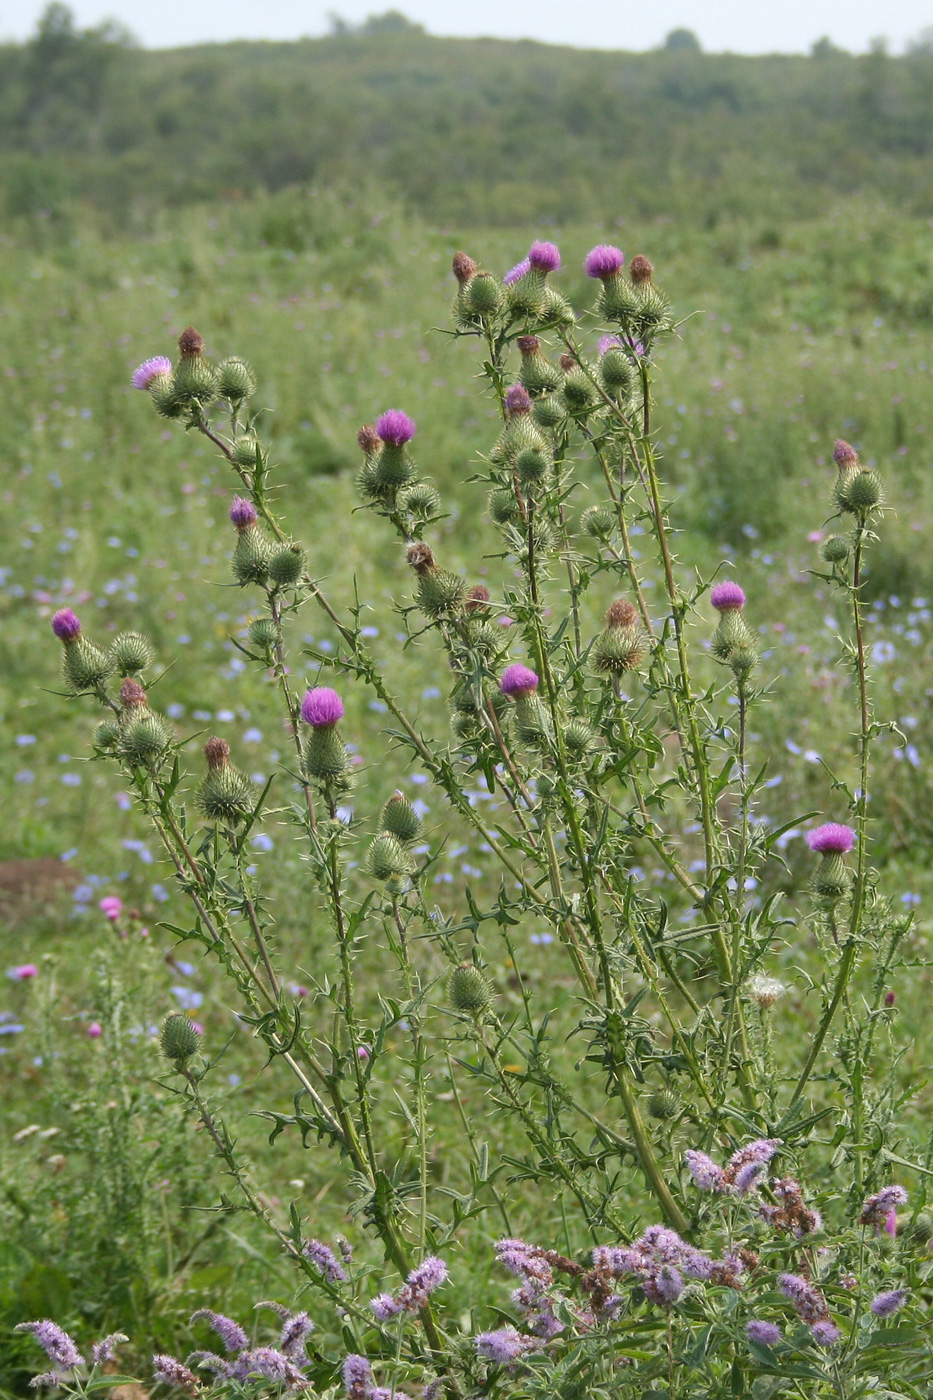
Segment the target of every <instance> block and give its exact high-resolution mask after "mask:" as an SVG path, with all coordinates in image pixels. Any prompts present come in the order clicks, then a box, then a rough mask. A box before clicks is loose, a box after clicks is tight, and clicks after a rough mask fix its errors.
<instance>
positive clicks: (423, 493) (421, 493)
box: [396, 481, 441, 521]
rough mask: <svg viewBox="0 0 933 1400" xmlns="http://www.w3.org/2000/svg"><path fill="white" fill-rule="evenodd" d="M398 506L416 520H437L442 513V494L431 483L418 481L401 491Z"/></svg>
mask: <svg viewBox="0 0 933 1400" xmlns="http://www.w3.org/2000/svg"><path fill="white" fill-rule="evenodd" d="M396 506H397V507H398V509H399V510H400V511H404V512H406V514H408V515H411V516H413V517H414V519H415V520H422V521H429V520H435V519H436V518H437V516H438V515H440V512H441V497H440V492H439V491H437V490H436V488H435V487H433V486H432V485H431V483H430V482H429V481H416V482H414V483H413V484H412V485H411V486H405V487H403V488H402V490H401V491H399V493H398V496H397V498H396Z"/></svg>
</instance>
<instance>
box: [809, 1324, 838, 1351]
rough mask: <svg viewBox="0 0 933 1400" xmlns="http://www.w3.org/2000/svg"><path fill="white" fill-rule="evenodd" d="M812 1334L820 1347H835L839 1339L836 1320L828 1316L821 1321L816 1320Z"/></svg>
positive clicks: (811, 1329) (811, 1330)
mask: <svg viewBox="0 0 933 1400" xmlns="http://www.w3.org/2000/svg"><path fill="white" fill-rule="evenodd" d="M810 1335H811V1336H812V1338H813V1340H814V1341H815V1342H816V1344H817V1346H820V1347H833V1346H835V1345H836V1343H837V1342H838V1340H839V1328H838V1327H837V1326H836V1324H835V1322H831V1321H830V1319H829V1318H828V1317H824V1318H823V1319H822V1320H821V1321H820V1322H814V1324H813V1326H812V1327H811V1328H810Z"/></svg>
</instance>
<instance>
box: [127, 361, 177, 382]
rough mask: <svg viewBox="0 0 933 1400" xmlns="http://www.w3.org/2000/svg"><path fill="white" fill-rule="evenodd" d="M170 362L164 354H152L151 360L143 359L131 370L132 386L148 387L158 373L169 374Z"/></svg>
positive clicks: (156, 377) (170, 370)
mask: <svg viewBox="0 0 933 1400" xmlns="http://www.w3.org/2000/svg"><path fill="white" fill-rule="evenodd" d="M171 372H172V362H171V360H167V359H166V358H165V356H164V355H153V357H152V359H151V360H143V362H142V364H141V365H140V366H139V368H138V369H134V370H133V388H134V389H148V388H149V385H150V384H151V383H152V381H153V379H158V377H159V375H160V374H171Z"/></svg>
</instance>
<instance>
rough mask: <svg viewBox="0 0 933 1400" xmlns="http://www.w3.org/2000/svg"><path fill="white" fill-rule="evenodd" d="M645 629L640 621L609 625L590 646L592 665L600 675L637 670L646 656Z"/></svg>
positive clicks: (618, 674)
mask: <svg viewBox="0 0 933 1400" xmlns="http://www.w3.org/2000/svg"><path fill="white" fill-rule="evenodd" d="M645 641H646V638H645V631H644V628H643V627H641V626H640V625H639V624H638V623H632V624H631V625H629V626H627V627H607V628H606V629H605V631H603V632H600V634H599V636H598V637H597V638H596V640H595V641H594V642H593V645H592V647H591V648H590V665H591V666H592V668H593V670H594V671H595V672H596V673H597V675H600V676H620V675H624V674H625V673H626V672H627V671H637V670H638V667H639V666H640V665H641V663H642V661H643V660H644V656H645Z"/></svg>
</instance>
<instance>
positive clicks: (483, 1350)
mask: <svg viewBox="0 0 933 1400" xmlns="http://www.w3.org/2000/svg"><path fill="white" fill-rule="evenodd" d="M527 1347H528V1339H527V1338H526V1337H523V1336H522V1334H521V1333H520V1332H519V1331H517V1330H516V1329H515V1328H514V1327H497V1328H496V1330H495V1331H494V1332H480V1334H479V1336H478V1337H477V1338H476V1354H477V1356H479V1357H481V1358H482V1360H483V1361H492V1362H494V1363H495V1364H496V1365H497V1366H508V1365H509V1363H510V1362H512V1361H517V1360H518V1358H519V1357H520V1356H521V1354H522V1352H523V1351H525V1350H527Z"/></svg>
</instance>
